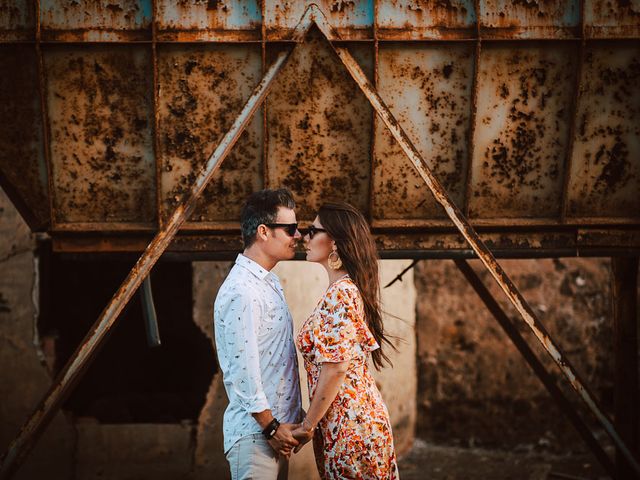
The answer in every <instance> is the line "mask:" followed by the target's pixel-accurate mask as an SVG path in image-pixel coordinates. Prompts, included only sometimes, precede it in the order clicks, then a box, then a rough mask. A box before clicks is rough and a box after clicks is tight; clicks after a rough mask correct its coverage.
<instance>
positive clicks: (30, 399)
mask: <svg viewBox="0 0 640 480" xmlns="http://www.w3.org/2000/svg"><path fill="white" fill-rule="evenodd" d="M34 246H35V242H34V239H33V237H32V236H31V235H30V233H29V229H28V227H27V226H26V225H25V223H24V222H23V221H22V219H21V218H20V216H19V215H18V213H17V211H16V210H15V208H14V207H13V205H12V204H11V203H10V202H9V200H8V198H7V197H6V195H5V193H4V192H3V191H2V190H1V189H0V365H1V366H2V368H1V369H0V452H4V450H5V449H6V448H7V446H8V445H9V443H10V442H11V440H13V438H14V437H15V435H16V434H17V433H18V431H19V429H20V427H21V426H22V425H23V424H24V422H25V420H26V419H27V418H28V416H29V415H31V413H33V410H34V409H35V407H36V405H37V403H38V402H39V401H40V399H41V397H42V395H44V393H45V392H46V391H47V389H48V388H49V386H50V384H51V378H50V377H49V374H48V373H47V369H46V366H45V360H44V353H43V352H42V350H41V349H40V345H39V343H40V341H39V339H38V337H37V329H36V322H37V314H38V312H37V302H38V293H37V288H38V279H37V273H36V272H37V267H36V263H35V262H36V260H35V257H34ZM74 441H75V432H74V430H73V428H72V427H71V425H70V423H69V422H68V421H67V420H66V419H65V417H64V416H63V415H62V414H61V413H58V414H57V415H56V416H55V417H54V419H53V421H52V422H51V424H50V425H49V428H48V429H47V430H46V432H45V433H44V435H43V436H42V437H41V438H40V440H39V441H38V442H37V444H36V446H35V448H34V450H33V451H32V452H31V454H30V455H29V457H28V458H27V459H26V461H25V463H24V465H23V466H22V468H21V469H20V470H19V472H18V475H17V476H16V477H15V478H16V479H24V480H29V479H34V478H49V479H52V480H53V479H66V478H71V473H72V468H73V444H74Z"/></svg>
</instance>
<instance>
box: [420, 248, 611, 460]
mask: <svg viewBox="0 0 640 480" xmlns="http://www.w3.org/2000/svg"><path fill="white" fill-rule="evenodd" d="M500 263H501V264H502V265H503V266H504V268H505V270H506V271H507V273H508V274H509V275H510V276H511V278H512V279H513V281H514V283H515V284H516V285H517V286H518V287H519V288H520V289H521V290H522V292H523V294H524V296H525V298H526V299H527V301H528V302H529V303H530V304H531V306H532V307H533V308H534V310H535V311H536V313H537V314H538V315H539V317H540V319H541V321H542V322H543V324H544V325H545V327H546V328H547V330H548V331H549V332H550V334H551V335H552V337H553V338H554V340H555V341H556V342H557V343H558V344H559V345H560V347H561V348H562V349H563V350H564V351H565V353H566V354H567V355H568V357H569V359H570V361H571V362H572V363H573V365H574V366H575V368H576V369H577V370H578V372H580V374H581V375H582V376H583V377H584V379H585V381H586V382H587V384H588V385H589V386H590V387H591V389H592V390H593V392H594V394H595V396H596V397H597V398H598V399H600V400H601V402H602V403H603V404H604V406H605V407H610V406H611V400H612V392H613V378H612V374H611V372H612V362H613V356H612V346H613V341H612V338H611V301H610V277H609V260H608V259H574V258H571V259H558V260H551V259H544V260H503V261H501V262H500ZM472 264H473V266H474V268H475V269H476V271H477V272H478V273H479V274H480V276H481V278H482V279H483V281H484V282H485V284H486V285H488V286H489V287H490V290H491V292H492V294H493V295H494V297H495V298H496V299H498V301H499V302H500V303H501V305H502V306H503V308H504V309H505V310H506V312H507V313H508V314H509V316H510V317H511V318H514V319H519V316H518V315H517V312H515V310H514V309H513V308H512V307H511V304H510V303H509V302H508V301H507V300H506V298H505V297H504V294H503V293H502V292H501V291H500V290H499V288H498V287H497V285H496V284H495V282H494V281H493V279H492V278H491V277H489V276H488V273H486V272H485V271H484V269H483V268H482V266H481V265H480V264H479V263H478V262H472ZM415 280H416V288H417V290H418V292H420V294H419V299H418V302H417V325H418V327H417V338H418V366H419V368H418V371H419V375H418V384H419V388H418V412H419V417H418V431H419V435H420V436H421V437H424V438H427V439H430V440H433V441H436V442H440V441H443V442H454V443H462V444H474V443H475V444H483V445H500V446H505V447H513V446H517V445H520V446H521V447H522V446H525V447H526V446H533V445H538V446H543V447H545V446H546V447H549V448H552V449H557V450H571V449H583V448H584V447H583V446H582V443H581V440H580V439H579V437H578V436H577V434H575V433H574V431H573V427H572V426H571V425H570V424H569V422H568V421H567V420H566V419H565V418H564V417H563V416H562V414H561V412H560V411H559V409H558V408H557V407H556V406H555V403H554V402H553V401H552V400H551V399H550V397H549V395H548V394H547V392H546V390H545V389H544V387H543V386H542V384H541V383H540V381H539V380H538V379H537V377H536V376H535V375H534V374H533V373H532V371H531V370H530V369H529V367H528V365H527V364H526V363H525V361H524V360H523V359H522V357H521V356H520V354H519V353H518V352H517V350H516V349H515V347H513V345H512V344H511V343H510V341H509V340H508V339H507V337H506V335H505V334H504V333H503V332H502V329H501V328H500V326H499V325H498V323H497V322H496V321H495V320H494V318H493V317H492V316H491V314H490V313H489V312H488V311H487V309H486V308H485V307H484V305H483V304H482V303H481V301H480V300H479V298H478V297H477V295H476V294H475V292H474V291H473V290H472V288H471V287H470V286H469V284H468V283H467V282H466V280H465V278H464V277H463V276H462V274H461V273H460V272H459V271H458V270H457V268H456V267H455V265H454V263H453V262H452V261H450V260H442V261H423V262H421V263H420V264H419V265H418V266H417V267H416V275H415ZM519 325H520V326H519V330H520V332H521V333H523V335H524V336H525V338H526V339H527V340H528V343H529V344H530V345H531V346H532V347H533V348H534V351H535V352H536V353H537V354H538V356H539V358H541V359H542V360H543V361H544V363H545V364H546V365H547V368H549V369H551V371H553V372H555V373H554V374H555V376H556V378H558V383H560V384H561V386H563V385H564V384H565V383H566V382H564V376H563V375H562V374H561V373H560V372H559V370H557V369H556V368H555V367H554V366H555V364H554V363H553V362H552V361H551V359H550V358H549V356H548V354H547V353H546V351H545V350H543V349H542V347H540V346H539V343H538V341H537V340H536V339H535V337H534V336H533V335H532V334H530V333H529V329H528V327H526V325H524V323H523V322H522V323H520V324H519ZM568 396H569V398H570V399H576V396H575V395H573V392H570V393H569V395H568ZM575 403H576V404H579V403H580V402H579V401H578V400H576V402H575Z"/></svg>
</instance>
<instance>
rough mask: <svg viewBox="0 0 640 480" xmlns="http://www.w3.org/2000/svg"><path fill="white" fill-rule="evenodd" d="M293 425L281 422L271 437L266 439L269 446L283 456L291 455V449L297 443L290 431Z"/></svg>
mask: <svg viewBox="0 0 640 480" xmlns="http://www.w3.org/2000/svg"><path fill="white" fill-rule="evenodd" d="M295 427H296V425H294V424H293V423H281V424H280V426H279V427H278V430H276V433H275V434H274V435H273V437H271V439H269V440H268V442H269V445H271V448H273V449H274V450H275V451H276V452H278V453H279V454H280V455H282V456H283V457H286V458H289V457H291V451H292V450H293V448H294V447H297V446H298V444H299V442H298V440H296V439H295V438H294V437H293V435H292V433H291V432H292V431H293V429H294V428H295Z"/></svg>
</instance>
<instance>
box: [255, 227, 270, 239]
mask: <svg viewBox="0 0 640 480" xmlns="http://www.w3.org/2000/svg"><path fill="white" fill-rule="evenodd" d="M256 237H257V238H260V239H261V240H263V241H265V240H267V238H269V229H268V228H267V226H266V225H258V229H257V230H256Z"/></svg>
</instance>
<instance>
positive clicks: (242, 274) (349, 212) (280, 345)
mask: <svg viewBox="0 0 640 480" xmlns="http://www.w3.org/2000/svg"><path fill="white" fill-rule="evenodd" d="M294 209H295V203H294V200H293V197H292V195H291V192H289V191H288V190H286V189H280V190H261V191H259V192H255V193H254V194H252V195H251V196H250V197H249V198H248V199H247V202H246V203H245V205H244V207H243V210H242V215H241V228H242V238H243V241H244V247H245V248H244V252H243V253H242V254H239V255H238V257H237V259H236V262H235V265H234V266H233V268H232V269H231V271H230V273H229V275H228V276H227V278H226V280H225V281H224V283H223V284H222V286H221V287H220V290H219V291H218V295H217V297H216V300H215V305H214V325H215V339H216V348H217V354H218V360H219V363H220V368H221V370H222V373H223V379H224V386H225V389H226V392H227V396H228V398H229V406H228V407H227V409H226V411H225V414H224V421H223V433H224V450H225V454H226V458H227V460H228V462H229V465H230V467H231V477H232V479H233V480H239V479H276V478H277V479H286V478H287V475H288V463H289V457H290V456H291V454H292V453H295V452H297V451H299V450H300V449H301V448H302V447H303V446H304V445H305V444H306V443H307V442H309V441H310V440H313V447H314V453H315V458H316V465H317V467H318V472H319V473H320V477H321V478H322V479H385V480H386V479H397V478H398V469H397V464H396V457H395V451H394V447H393V436H392V433H391V424H390V421H389V414H388V412H387V408H386V406H385V404H384V402H383V400H382V397H381V395H380V392H379V391H378V388H377V387H376V383H375V380H374V379H373V377H372V375H371V373H370V372H369V359H370V357H371V359H372V360H373V364H374V366H375V367H376V368H380V367H381V366H382V365H383V362H384V361H388V358H387V356H386V355H385V354H384V353H383V352H382V349H381V347H382V346H383V344H387V345H388V346H391V344H390V342H389V340H388V339H387V338H385V334H384V329H383V324H382V317H381V312H380V303H379V296H380V292H379V279H378V258H377V252H376V247H375V243H374V241H373V238H372V236H371V233H370V231H369V227H368V224H367V222H366V220H365V218H364V216H363V215H362V214H361V213H360V212H359V211H358V210H357V209H355V208H354V207H352V206H351V205H349V204H347V203H327V204H324V205H323V206H322V207H320V210H319V211H318V214H317V216H316V218H315V220H314V221H313V223H312V224H311V225H310V226H309V228H308V229H305V231H304V232H303V233H304V238H303V236H302V234H301V233H300V231H299V230H298V224H297V222H296V214H295V210H294ZM301 240H303V241H304V247H305V250H306V255H307V261H310V262H316V263H319V264H321V265H322V266H323V267H324V268H325V269H326V271H327V274H328V277H329V287H328V289H327V291H326V293H325V294H324V296H323V298H322V299H321V300H320V301H319V302H318V304H317V306H316V308H315V309H314V311H313V313H312V314H311V316H310V317H309V318H308V319H307V320H306V321H305V322H304V324H303V326H302V328H301V329H300V331H299V332H297V333H296V334H295V340H294V332H293V321H292V318H291V314H290V312H289V308H288V307H287V304H286V301H285V298H284V292H283V290H282V287H281V285H280V282H279V280H278V277H277V276H276V275H275V274H273V273H271V270H272V269H273V267H275V265H276V264H277V263H278V262H279V261H280V260H289V259H292V258H293V256H294V254H295V248H296V244H297V243H298V242H299V241H301ZM299 281H304V279H299ZM296 347H297V348H298V349H299V350H300V353H301V354H302V357H303V359H304V366H305V370H306V372H307V380H308V386H309V396H310V405H309V410H308V412H306V414H305V413H304V411H303V410H302V407H301V398H300V384H299V377H298V362H297V355H296Z"/></svg>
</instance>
